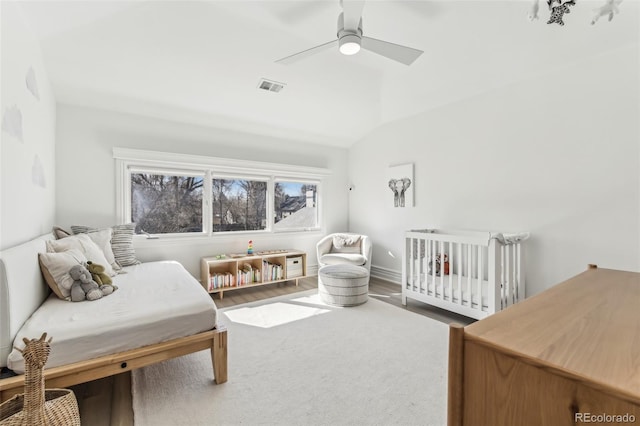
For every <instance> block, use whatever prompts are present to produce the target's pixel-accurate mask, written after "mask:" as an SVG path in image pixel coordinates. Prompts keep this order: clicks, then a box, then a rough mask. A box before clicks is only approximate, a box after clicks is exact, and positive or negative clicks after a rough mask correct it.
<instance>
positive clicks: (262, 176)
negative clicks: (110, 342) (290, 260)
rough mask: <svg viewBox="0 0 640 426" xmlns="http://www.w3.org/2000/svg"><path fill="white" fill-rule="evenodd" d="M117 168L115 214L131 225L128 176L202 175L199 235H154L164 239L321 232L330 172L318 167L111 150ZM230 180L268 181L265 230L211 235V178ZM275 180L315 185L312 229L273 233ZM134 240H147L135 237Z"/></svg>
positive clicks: (123, 149)
mask: <svg viewBox="0 0 640 426" xmlns="http://www.w3.org/2000/svg"><path fill="white" fill-rule="evenodd" d="M113 158H114V159H115V165H116V215H117V220H118V222H119V223H129V222H131V173H140V172H144V173H159V174H161V173H167V174H181V173H184V175H185V176H188V175H204V178H205V180H204V184H203V196H202V203H203V209H202V214H203V223H202V232H199V233H193V232H189V233H175V234H154V237H155V236H157V237H159V238H163V239H165V238H166V239H179V240H183V239H189V238H192V239H193V238H196V239H203V238H216V236H217V237H221V236H225V235H226V236H229V235H231V236H236V235H239V234H264V233H283V232H301V233H306V232H309V231H317V230H320V229H322V208H321V207H322V197H323V192H322V188H323V185H322V182H323V180H324V179H325V178H326V177H327V176H329V175H330V174H331V170H329V169H325V168H319V167H307V166H298V165H291V164H278V163H267V162H259V161H249V160H237V159H230V158H221V157H206V156H199V155H191V154H176V153H168V152H158V151H147V150H138V149H130V148H117V147H116V148H113ZM214 178H233V179H247V180H263V181H266V182H267V228H266V229H264V230H253V231H222V232H220V231H219V232H213V211H212V204H213V203H212V179H214ZM276 181H294V182H300V183H309V184H313V185H316V186H317V198H316V209H317V223H316V227H314V228H304V229H293V228H287V229H282V230H277V231H276V230H274V229H273V223H274V219H273V217H274V212H275V206H274V205H273V204H274V186H275V182H276ZM134 237H135V238H146V237H145V236H144V235H135V236H134Z"/></svg>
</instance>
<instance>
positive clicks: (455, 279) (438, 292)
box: [416, 274, 489, 308]
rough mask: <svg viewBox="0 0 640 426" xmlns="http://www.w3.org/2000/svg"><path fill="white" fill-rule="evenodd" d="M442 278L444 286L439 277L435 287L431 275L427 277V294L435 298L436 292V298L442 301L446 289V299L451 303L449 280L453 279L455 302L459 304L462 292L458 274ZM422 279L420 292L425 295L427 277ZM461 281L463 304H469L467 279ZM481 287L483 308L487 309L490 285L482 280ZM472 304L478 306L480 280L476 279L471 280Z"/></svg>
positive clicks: (463, 278)
mask: <svg viewBox="0 0 640 426" xmlns="http://www.w3.org/2000/svg"><path fill="white" fill-rule="evenodd" d="M449 277H451V278H449ZM416 278H417V277H416ZM442 278H443V279H444V285H443V284H442V283H441V282H440V280H441V277H439V276H437V277H435V285H434V282H433V277H432V276H431V275H429V276H428V277H427V285H426V288H427V289H428V293H427V294H429V295H431V296H433V292H434V290H435V291H436V296H435V297H437V298H439V299H442V298H443V297H442V290H443V287H444V299H445V300H448V301H450V302H451V290H450V289H449V279H451V281H452V282H451V284H452V286H451V287H453V302H455V303H457V302H458V300H459V299H460V290H459V289H458V275H456V274H451V275H445V276H444V277H442ZM421 279H422V283H421V286H420V287H421V291H420V292H421V293H425V284H424V280H425V276H424V275H422V276H421ZM416 281H417V280H416ZM461 281H462V301H463V303H465V304H468V303H469V291H468V290H467V277H466V276H462V277H461ZM481 286H482V307H483V308H486V307H487V306H488V305H489V300H488V299H487V294H488V293H487V292H488V289H487V288H488V287H489V283H488V282H487V281H486V280H482V283H481ZM471 303H472V304H473V305H476V306H477V305H478V280H477V279H476V278H474V279H472V280H471Z"/></svg>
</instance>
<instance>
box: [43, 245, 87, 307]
mask: <svg viewBox="0 0 640 426" xmlns="http://www.w3.org/2000/svg"><path fill="white" fill-rule="evenodd" d="M86 261H87V258H86V257H85V256H84V254H82V252H81V251H80V250H77V249H70V250H67V251H63V252H60V253H38V262H39V263H40V271H42V275H43V276H44V280H45V281H46V282H47V284H48V285H49V287H50V288H51V290H53V292H54V293H55V294H56V296H58V297H59V298H60V299H66V298H68V297H69V296H71V285H72V284H73V278H71V275H69V269H71V267H72V266H75V265H78V264H81V263H83V262H86Z"/></svg>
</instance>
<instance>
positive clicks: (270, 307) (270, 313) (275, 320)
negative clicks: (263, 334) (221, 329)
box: [225, 302, 331, 328]
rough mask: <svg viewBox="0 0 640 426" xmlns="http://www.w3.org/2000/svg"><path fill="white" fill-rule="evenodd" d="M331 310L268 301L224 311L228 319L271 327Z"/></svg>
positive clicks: (255, 325)
mask: <svg viewBox="0 0 640 426" xmlns="http://www.w3.org/2000/svg"><path fill="white" fill-rule="evenodd" d="M327 312H331V311H330V310H329V309H321V308H315V307H312V306H300V305H294V304H291V303H282V302H277V303H270V304H267V305H262V306H256V307H247V308H239V309H230V310H227V311H225V315H226V316H227V317H228V318H229V320H231V321H233V322H236V323H240V324H246V325H251V326H254V327H261V328H271V327H276V326H278V325H282V324H287V323H290V322H294V321H299V320H302V319H305V318H311V317H313V316H316V315H322V314H326V313H327Z"/></svg>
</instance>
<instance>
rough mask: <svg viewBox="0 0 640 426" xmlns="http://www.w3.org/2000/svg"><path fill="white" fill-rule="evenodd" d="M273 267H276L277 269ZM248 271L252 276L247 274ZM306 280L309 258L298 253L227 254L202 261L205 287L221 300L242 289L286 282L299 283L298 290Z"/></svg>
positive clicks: (204, 258) (201, 266) (282, 251)
mask: <svg viewBox="0 0 640 426" xmlns="http://www.w3.org/2000/svg"><path fill="white" fill-rule="evenodd" d="M300 263H302V264H301V265H300ZM270 265H275V268H272V267H270ZM244 271H251V272H249V273H248V274H243V272H244ZM257 271H259V273H257ZM306 276H307V254H306V253H305V252H304V251H300V250H295V249H289V250H271V251H263V252H256V253H254V254H251V255H250V254H247V255H235V254H233V255H231V254H226V255H224V256H223V257H222V256H211V257H203V258H201V259H200V280H201V284H202V286H203V287H204V289H205V290H207V291H208V292H209V293H212V294H214V293H220V298H221V299H222V298H223V297H224V292H225V291H230V290H238V289H241V288H248V287H256V286H260V285H266V284H273V283H279V282H285V281H295V283H296V286H298V279H300V278H304V277H306ZM212 278H213V279H214V280H215V286H214V283H213V282H212Z"/></svg>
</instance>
